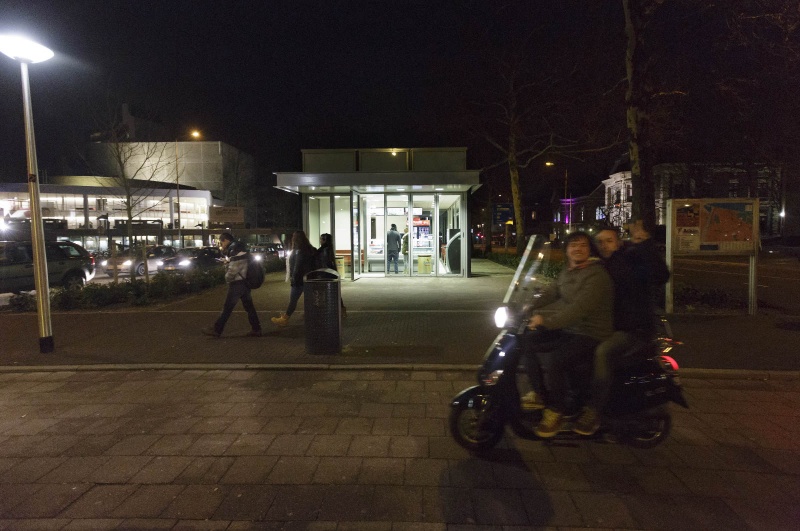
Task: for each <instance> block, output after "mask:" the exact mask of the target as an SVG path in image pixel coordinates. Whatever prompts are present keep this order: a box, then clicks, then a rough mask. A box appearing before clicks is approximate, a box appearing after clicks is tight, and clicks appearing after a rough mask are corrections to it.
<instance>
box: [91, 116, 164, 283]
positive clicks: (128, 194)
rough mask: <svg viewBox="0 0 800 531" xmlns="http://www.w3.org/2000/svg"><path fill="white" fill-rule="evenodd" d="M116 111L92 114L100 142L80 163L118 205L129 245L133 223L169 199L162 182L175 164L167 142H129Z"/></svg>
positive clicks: (92, 146) (126, 131)
mask: <svg viewBox="0 0 800 531" xmlns="http://www.w3.org/2000/svg"><path fill="white" fill-rule="evenodd" d="M117 109H118V107H116V106H113V107H112V106H111V105H109V106H107V107H106V109H105V112H104V113H103V114H96V117H95V118H96V120H95V123H96V125H97V127H98V130H99V131H100V132H99V133H97V134H95V135H94V137H95V139H97V140H100V142H99V143H94V144H91V145H89V146H88V150H89V153H87V154H86V156H84V161H85V162H86V164H87V166H88V167H89V169H90V170H91V171H92V172H93V173H94V174H95V175H97V176H98V179H97V182H98V183H99V184H101V185H102V186H106V187H108V188H109V195H111V196H112V197H116V198H118V199H119V200H120V201H121V202H122V204H123V206H124V208H125V216H126V219H127V236H128V242H129V243H130V244H131V245H132V244H133V220H134V219H136V218H138V217H140V216H141V215H142V214H143V213H145V212H147V211H148V210H151V209H154V208H156V207H157V206H159V205H160V204H162V203H163V201H164V199H165V198H166V197H167V196H168V195H169V191H170V190H169V188H168V187H166V186H164V183H163V181H164V180H165V179H166V178H167V176H168V175H169V172H170V171H172V172H173V173H174V169H172V168H174V165H175V164H176V160H175V158H174V153H173V151H172V150H171V149H170V146H171V144H170V143H168V142H137V141H132V140H130V133H129V131H128V127H127V126H126V124H125V123H123V121H122V119H121V117H120V114H119V113H118V111H117ZM157 190H158V193H156V191H157ZM132 274H133V273H132Z"/></svg>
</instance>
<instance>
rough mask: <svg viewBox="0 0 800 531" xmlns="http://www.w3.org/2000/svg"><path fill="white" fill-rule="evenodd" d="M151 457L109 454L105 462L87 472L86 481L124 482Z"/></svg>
mask: <svg viewBox="0 0 800 531" xmlns="http://www.w3.org/2000/svg"><path fill="white" fill-rule="evenodd" d="M152 459H153V458H152V456H139V455H123V456H109V457H108V459H107V461H106V462H105V463H103V464H102V465H100V466H99V467H98V468H96V469H95V470H94V471H93V472H92V473H91V474H89V476H88V477H87V478H86V481H90V482H92V483H125V482H126V481H128V480H130V479H131V478H132V477H133V476H135V475H136V474H137V473H138V472H139V471H140V470H141V469H142V468H144V467H145V465H147V463H149V462H150V460H152Z"/></svg>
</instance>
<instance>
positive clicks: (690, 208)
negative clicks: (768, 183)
mask: <svg viewBox="0 0 800 531" xmlns="http://www.w3.org/2000/svg"><path fill="white" fill-rule="evenodd" d="M670 203H671V204H670V206H669V212H670V213H671V214H672V216H671V218H672V219H671V222H670V224H669V228H670V229H671V243H672V253H673V254H676V255H708V254H717V255H753V254H755V253H756V251H757V249H758V241H759V233H758V200H757V199H728V198H722V199H671V200H670Z"/></svg>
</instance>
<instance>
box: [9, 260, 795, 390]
mask: <svg viewBox="0 0 800 531" xmlns="http://www.w3.org/2000/svg"><path fill="white" fill-rule="evenodd" d="M473 270H474V272H475V274H476V276H475V277H474V278H468V279H461V278H413V279H412V278H407V277H402V276H401V277H394V276H390V277H385V278H384V277H381V278H362V279H360V280H358V281H356V282H345V283H343V284H342V296H343V299H344V302H345V303H346V305H347V319H346V320H344V321H343V326H342V345H343V350H342V353H341V354H340V355H337V356H319V355H313V354H308V353H306V350H305V327H304V324H303V320H304V313H303V308H304V304H305V301H304V300H303V299H302V298H301V302H300V305H299V307H298V312H297V313H296V314H295V315H294V316H293V317H292V320H291V321H290V324H289V326H288V327H286V328H285V329H278V328H276V327H275V326H274V325H272V323H270V322H269V318H270V316H275V315H278V314H279V313H280V312H281V311H282V310H284V309H285V307H286V304H287V302H288V299H289V286H288V284H286V283H285V282H284V281H283V280H284V276H283V274H281V273H273V274H270V275H268V276H267V280H266V282H265V285H264V286H263V287H262V288H260V289H259V290H257V291H255V292H254V299H255V303H256V307H257V308H258V310H259V311H260V315H261V320H262V325H263V326H264V331H265V333H266V334H265V337H262V338H247V337H244V335H245V333H246V332H247V331H248V328H249V327H248V324H247V319H246V317H245V314H244V312H243V311H241V308H239V309H238V310H237V311H236V312H234V314H233V316H232V317H231V320H230V321H229V323H228V327H227V329H226V330H225V335H224V337H223V339H220V340H216V339H211V338H208V337H205V336H202V335H201V334H200V329H201V328H202V327H204V326H207V325H209V324H211V323H212V322H213V321H214V319H215V318H216V316H217V314H218V313H219V311H220V309H221V306H222V302H223V300H224V297H225V289H226V288H225V287H224V286H220V287H218V288H215V289H212V290H209V291H208V292H205V293H202V294H200V295H197V296H194V297H189V298H186V299H183V300H179V301H174V302H171V303H168V304H163V305H160V306H155V307H153V306H150V307H144V308H136V307H126V308H121V309H111V310H105V311H71V312H56V313H54V314H53V330H54V338H55V345H56V350H55V352H54V353H52V354H47V355H43V354H40V353H39V344H38V329H37V320H36V315H35V314H10V313H3V314H0V337H2V338H3V339H2V348H0V366H6V367H19V366H31V365H34V366H42V365H46V366H73V365H84V366H91V365H108V364H130V365H136V366H140V367H165V366H178V367H180V366H186V365H187V364H204V365H207V364H212V365H216V364H235V365H236V366H250V367H253V366H262V365H267V366H275V365H295V364H300V365H314V364H319V365H324V366H327V365H362V364H366V365H376V364H377V365H392V364H397V363H401V364H412V365H415V366H429V365H442V364H444V365H447V366H452V365H460V366H464V367H474V366H476V365H477V364H478V363H480V361H481V360H482V358H483V356H484V354H485V352H486V349H487V348H488V346H489V345H490V344H491V342H492V340H493V339H494V337H495V335H496V334H497V329H496V328H495V326H494V321H493V315H494V310H495V309H496V307H497V306H498V304H499V303H500V302H501V301H502V299H503V296H504V294H505V291H506V289H507V286H508V284H509V281H510V279H511V276H512V271H511V270H510V269H508V268H505V267H503V266H500V265H497V264H495V263H493V262H489V261H487V260H473ZM671 321H672V324H673V328H674V330H675V336H676V337H677V338H678V339H681V340H683V341H684V343H685V346H684V347H682V348H681V349H679V351H677V352H676V357H677V359H678V361H679V362H680V364H681V366H682V367H686V368H695V369H728V370H742V369H746V370H757V371H760V372H759V374H761V375H763V376H764V377H769V376H770V374H771V373H772V372H773V371H783V372H785V371H791V373H792V374H794V375H795V377H800V357H799V356H798V352H800V349H798V348H797V345H798V344H800V317H796V316H794V317H793V316H781V315H777V314H774V313H772V314H771V313H765V312H762V313H761V314H759V315H758V316H756V317H749V316H746V315H715V316H703V315H676V316H672V317H671Z"/></svg>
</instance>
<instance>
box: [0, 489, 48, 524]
mask: <svg viewBox="0 0 800 531" xmlns="http://www.w3.org/2000/svg"><path fill="white" fill-rule="evenodd" d="M41 488H42V485H34V484H21V485H20V484H7V485H0V518H6V517H7V516H8V515H9V513H10V511H11V510H12V509H14V507H16V506H17V505H18V504H20V503H22V502H23V501H25V500H28V499H29V498H30V497H31V496H33V495H34V494H35V493H36V492H37V491H38V490H39V489H41ZM12 529H13V528H12Z"/></svg>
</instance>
